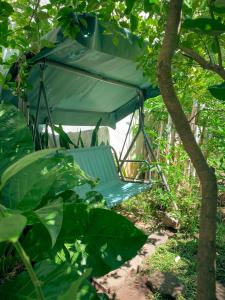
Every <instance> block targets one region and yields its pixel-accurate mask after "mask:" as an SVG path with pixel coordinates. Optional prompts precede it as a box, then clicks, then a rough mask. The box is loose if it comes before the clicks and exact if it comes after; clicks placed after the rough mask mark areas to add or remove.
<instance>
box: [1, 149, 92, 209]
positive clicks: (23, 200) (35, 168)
mask: <svg viewBox="0 0 225 300" xmlns="http://www.w3.org/2000/svg"><path fill="white" fill-rule="evenodd" d="M1 181H2V189H1V196H2V197H1V201H2V203H3V204H4V205H5V206H6V207H8V208H11V209H20V210H22V211H29V210H32V209H35V208H37V207H38V205H39V204H40V203H41V202H42V205H44V204H45V203H46V202H47V200H49V199H53V198H55V196H56V194H57V193H59V192H63V191H65V190H68V189H72V188H74V187H75V186H77V185H81V184H83V183H86V182H90V183H91V181H90V179H89V178H88V177H87V176H86V175H85V174H84V172H83V171H81V169H80V168H79V166H78V165H76V164H75V163H74V160H73V158H72V157H71V156H68V155H63V154H62V153H59V152H58V151H56V150H54V152H53V150H41V151H38V152H35V153H32V154H29V155H27V156H26V157H24V158H22V159H20V160H19V161H17V162H16V163H15V165H12V166H11V167H10V168H9V169H8V170H6V171H5V173H4V174H3V176H2V178H1Z"/></svg>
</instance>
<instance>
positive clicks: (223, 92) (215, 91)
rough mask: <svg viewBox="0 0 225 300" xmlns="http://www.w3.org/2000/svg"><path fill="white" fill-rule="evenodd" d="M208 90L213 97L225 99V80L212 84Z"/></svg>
mask: <svg viewBox="0 0 225 300" xmlns="http://www.w3.org/2000/svg"><path fill="white" fill-rule="evenodd" d="M208 90H209V91H210V93H211V94H212V95H213V97H215V98H217V99H219V100H224V101H225V82H223V83H221V84H218V85H212V86H210V87H208Z"/></svg>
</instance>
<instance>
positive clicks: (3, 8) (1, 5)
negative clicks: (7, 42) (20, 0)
mask: <svg viewBox="0 0 225 300" xmlns="http://www.w3.org/2000/svg"><path fill="white" fill-rule="evenodd" d="M13 11H14V10H13V7H12V6H11V5H10V4H9V3H8V2H5V1H0V18H8V17H9V16H10V15H11V14H12V13H13Z"/></svg>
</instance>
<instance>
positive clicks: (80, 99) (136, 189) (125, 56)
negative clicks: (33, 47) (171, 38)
mask: <svg viewBox="0 0 225 300" xmlns="http://www.w3.org/2000/svg"><path fill="white" fill-rule="evenodd" d="M76 18H77V26H79V28H80V31H79V33H78V34H77V35H76V38H74V39H72V38H69V37H66V36H65V35H64V34H63V32H62V31H61V30H60V29H55V30H53V31H51V32H50V33H49V34H48V35H47V36H45V37H44V38H45V39H47V40H48V43H49V44H52V45H54V46H53V47H52V48H44V49H42V50H41V51H40V52H39V53H38V54H37V55H35V56H33V57H32V58H31V59H30V60H29V64H30V71H29V78H28V82H29V83H30V84H31V86H32V89H31V90H29V91H28V93H27V95H26V100H25V101H24V100H23V99H22V102H23V105H22V106H23V107H24V106H25V107H26V111H28V112H29V113H28V115H29V116H33V117H34V130H33V133H34V136H33V138H34V140H35V138H36V137H35V134H36V132H37V130H36V129H37V128H38V126H39V125H40V124H44V123H45V120H46V119H48V121H49V126H50V127H51V130H52V136H53V141H54V144H55V146H56V138H55V133H54V129H53V126H54V124H61V125H70V126H94V125H95V124H96V123H97V122H98V120H99V119H101V120H102V121H101V125H102V126H109V127H112V128H115V126H116V123H117V122H118V121H120V120H121V119H123V118H124V117H126V116H127V115H129V114H131V113H134V112H135V111H136V110H138V112H139V127H138V130H137V133H136V135H135V137H134V139H133V141H132V142H131V144H130V146H129V147H128V150H127V151H126V152H125V151H124V149H125V143H126V142H127V138H128V135H129V131H130V129H131V124H130V127H129V130H128V133H127V136H126V140H125V142H124V145H123V147H122V151H121V154H120V157H119V158H117V155H116V153H115V151H114V149H112V148H111V147H110V146H100V147H91V148H82V149H73V150H65V152H66V151H67V152H66V153H68V154H70V155H72V156H73V157H74V160H75V161H76V162H77V163H78V164H79V165H80V167H81V169H83V170H84V171H85V172H86V173H87V174H89V175H90V176H93V177H97V178H99V179H100V181H99V184H98V186H97V188H96V190H97V191H99V192H101V193H102V194H103V196H104V198H105V200H106V201H107V204H108V206H113V205H116V204H118V203H119V202H121V201H122V200H125V199H128V198H130V197H131V196H134V195H135V194H138V193H140V192H142V191H144V190H146V189H149V188H150V187H151V182H150V181H148V182H135V181H132V182H131V181H130V180H126V179H125V178H124V176H123V171H122V168H123V165H124V163H126V162H130V161H131V160H128V157H129V153H130V151H131V149H132V148H133V146H134V143H135V141H136V140H137V137H138V136H139V134H143V136H144V143H145V147H146V152H147V161H146V164H147V165H148V167H149V169H150V168H151V164H152V162H153V161H154V165H155V166H156V168H157V171H158V174H159V176H160V178H161V180H162V183H163V185H164V187H165V189H166V190H169V187H168V184H167V181H166V178H165V177H164V175H163V173H162V171H161V169H160V166H159V165H158V164H157V163H156V161H155V156H154V153H153V151H152V147H151V142H150V139H149V137H148V136H147V134H146V132H145V128H144V113H143V107H144V101H145V100H146V99H149V98H153V97H155V96H158V95H159V90H158V88H154V87H153V86H152V85H151V84H150V83H149V80H148V79H147V78H146V77H144V76H143V70H142V69H141V68H137V62H136V59H137V57H140V56H141V54H142V53H143V51H144V47H145V46H143V48H141V47H140V41H139V39H138V37H136V36H134V35H133V34H131V33H130V32H129V31H127V30H124V29H121V28H118V27H116V28H115V25H113V24H111V23H104V22H101V21H99V20H98V19H97V18H96V17H94V16H90V15H86V14H85V15H84V14H83V15H76ZM84 20H85V22H84ZM83 24H86V25H85V26H84V25H83ZM112 25H113V26H114V27H113V34H105V31H107V30H108V29H109V28H111V29H110V30H112ZM115 36H116V38H117V40H118V45H115V44H114V42H113V41H114V38H115ZM2 96H3V97H2V98H3V99H4V101H5V102H7V101H9V102H11V103H14V104H15V105H17V106H19V102H21V99H20V100H18V98H17V97H15V96H13V95H12V94H10V93H9V91H3V93H2ZM6 99H7V101H6ZM20 105H21V103H20ZM132 119H133V118H132ZM131 122H132V121H131ZM136 162H138V161H136ZM140 162H141V163H143V161H140Z"/></svg>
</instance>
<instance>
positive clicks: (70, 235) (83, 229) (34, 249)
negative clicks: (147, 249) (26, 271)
mask: <svg viewBox="0 0 225 300" xmlns="http://www.w3.org/2000/svg"><path fill="white" fill-rule="evenodd" d="M146 238H147V237H146V236H145V235H144V234H143V232H142V231H140V230H139V229H137V228H136V227H135V226H134V225H133V224H132V223H131V222H130V221H129V220H127V219H126V218H125V217H123V216H121V215H119V214H117V213H115V212H113V211H111V210H107V209H103V208H90V207H89V206H87V205H85V204H64V215H63V224H62V228H61V231H60V234H59V236H58V238H57V241H56V244H55V246H54V248H53V249H52V247H51V240H50V238H49V235H48V233H47V231H46V230H45V229H44V226H42V227H41V226H37V225H35V226H34V227H33V229H32V230H30V232H29V233H28V235H27V236H26V238H25V240H24V241H23V243H22V244H23V247H24V248H25V249H26V250H27V253H28V254H29V256H30V257H31V258H32V260H35V261H38V260H40V259H44V258H46V257H49V256H50V257H52V258H53V257H55V258H56V261H57V262H58V263H60V262H63V261H67V262H69V263H71V264H74V265H78V266H79V268H80V269H86V268H91V269H93V273H92V276H102V275H104V274H107V273H108V272H110V271H111V270H114V269H116V268H118V267H120V266H121V265H122V264H124V262H126V261H127V260H129V259H131V258H132V257H133V256H135V255H136V253H137V251H138V250H139V249H140V248H141V247H142V245H143V244H144V243H145V241H146Z"/></svg>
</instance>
